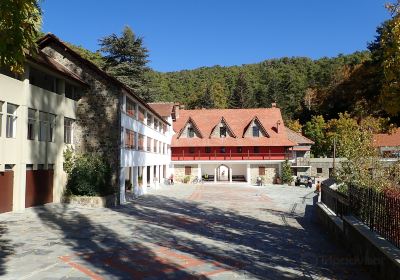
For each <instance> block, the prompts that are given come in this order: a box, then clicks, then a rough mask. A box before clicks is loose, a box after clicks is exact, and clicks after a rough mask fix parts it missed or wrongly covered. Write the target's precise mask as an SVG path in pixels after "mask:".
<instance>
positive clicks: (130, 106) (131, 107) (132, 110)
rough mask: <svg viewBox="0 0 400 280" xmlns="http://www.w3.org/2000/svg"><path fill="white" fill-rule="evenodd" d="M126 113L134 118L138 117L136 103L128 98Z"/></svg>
mask: <svg viewBox="0 0 400 280" xmlns="http://www.w3.org/2000/svg"><path fill="white" fill-rule="evenodd" d="M126 114H127V115H128V116H130V117H132V118H136V103H135V102H133V101H132V100H130V99H129V98H126Z"/></svg>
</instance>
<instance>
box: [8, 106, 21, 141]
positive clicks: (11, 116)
mask: <svg viewBox="0 0 400 280" xmlns="http://www.w3.org/2000/svg"><path fill="white" fill-rule="evenodd" d="M8 106H15V110H14V112H12V113H10V112H9V110H8V108H9V107H8ZM18 107H19V106H18V105H15V104H12V103H7V120H6V137H7V138H15V137H16V135H17V110H18ZM10 122H11V123H10Z"/></svg>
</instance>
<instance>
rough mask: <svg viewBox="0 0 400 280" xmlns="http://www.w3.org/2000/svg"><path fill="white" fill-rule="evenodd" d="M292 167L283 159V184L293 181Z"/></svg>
mask: <svg viewBox="0 0 400 280" xmlns="http://www.w3.org/2000/svg"><path fill="white" fill-rule="evenodd" d="M292 176H293V175H292V168H291V167H290V164H289V161H288V160H285V162H284V163H283V164H282V182H283V183H284V184H290V183H291V182H292V181H293V177H292Z"/></svg>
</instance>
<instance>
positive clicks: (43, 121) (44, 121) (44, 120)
mask: <svg viewBox="0 0 400 280" xmlns="http://www.w3.org/2000/svg"><path fill="white" fill-rule="evenodd" d="M48 117H49V115H48V114H47V113H46V112H39V141H46V140H47V126H48V122H49V119H48Z"/></svg>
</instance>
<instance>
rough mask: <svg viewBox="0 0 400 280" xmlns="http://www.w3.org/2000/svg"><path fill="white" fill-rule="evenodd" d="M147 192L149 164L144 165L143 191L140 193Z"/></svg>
mask: <svg viewBox="0 0 400 280" xmlns="http://www.w3.org/2000/svg"><path fill="white" fill-rule="evenodd" d="M146 193H147V166H143V175H142V191H141V192H140V194H146Z"/></svg>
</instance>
